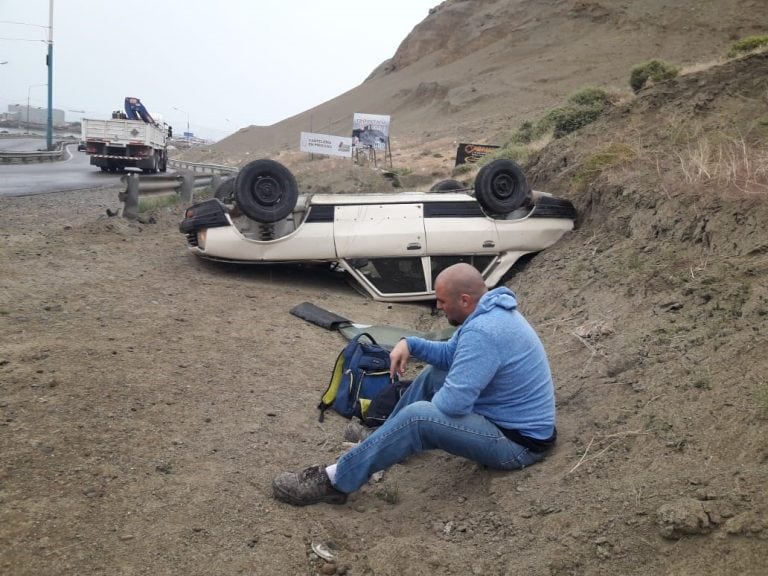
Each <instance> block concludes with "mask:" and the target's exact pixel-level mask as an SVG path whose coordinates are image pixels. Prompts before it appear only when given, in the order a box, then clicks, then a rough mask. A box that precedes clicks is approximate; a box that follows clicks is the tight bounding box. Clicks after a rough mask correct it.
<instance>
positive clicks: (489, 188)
mask: <svg viewBox="0 0 768 576" xmlns="http://www.w3.org/2000/svg"><path fill="white" fill-rule="evenodd" d="M475 197H476V198H477V201H478V202H480V205H481V206H482V207H483V208H484V209H485V210H487V211H488V212H491V213H493V214H506V213H508V212H512V211H513V210H517V209H518V208H520V207H521V206H524V205H525V204H526V203H527V202H529V201H530V199H531V189H530V188H529V187H528V181H527V180H526V179H525V174H523V171H522V170H521V169H520V167H519V166H518V165H517V164H515V163H514V162H513V161H512V160H505V159H500V160H494V161H493V162H490V163H488V164H486V165H485V166H483V167H482V168H480V171H479V172H478V173H477V176H475Z"/></svg>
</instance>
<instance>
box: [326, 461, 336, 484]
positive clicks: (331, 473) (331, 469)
mask: <svg viewBox="0 0 768 576" xmlns="http://www.w3.org/2000/svg"><path fill="white" fill-rule="evenodd" d="M325 473H326V474H328V479H329V480H330V481H331V484H333V481H334V480H335V479H336V464H331V465H330V466H328V467H327V468H326V469H325Z"/></svg>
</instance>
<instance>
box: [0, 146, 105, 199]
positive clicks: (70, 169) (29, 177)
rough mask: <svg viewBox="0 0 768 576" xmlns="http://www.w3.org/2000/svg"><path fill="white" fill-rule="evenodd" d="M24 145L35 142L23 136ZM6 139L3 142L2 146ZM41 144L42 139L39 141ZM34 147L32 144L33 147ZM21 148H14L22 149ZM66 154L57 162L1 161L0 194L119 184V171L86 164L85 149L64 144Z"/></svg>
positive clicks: (26, 193) (45, 191)
mask: <svg viewBox="0 0 768 576" xmlns="http://www.w3.org/2000/svg"><path fill="white" fill-rule="evenodd" d="M23 142H24V144H23V146H27V150H29V146H31V145H32V146H34V145H33V144H30V142H37V141H36V140H24V141H23ZM7 143H8V141H5V142H4V143H3V148H4V149H5V150H8V148H5V145H6V144H7ZM42 146H43V148H44V147H45V140H43V141H42ZM32 149H34V148H32ZM22 150H24V149H23V148H22V149H20V150H17V151H22ZM67 151H68V152H69V154H68V155H67V156H68V158H67V159H66V160H62V161H59V162H40V163H34V164H0V196H31V195H33V194H49V193H51V192H65V191H67V190H84V189H87V188H101V187H102V186H111V185H114V184H118V183H119V181H120V174H108V173H105V172H101V171H100V170H99V169H98V168H96V167H95V166H91V165H90V164H89V160H88V156H87V155H86V154H85V152H78V151H77V145H76V144H71V145H69V146H67Z"/></svg>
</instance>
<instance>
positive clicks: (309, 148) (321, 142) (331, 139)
mask: <svg viewBox="0 0 768 576" xmlns="http://www.w3.org/2000/svg"><path fill="white" fill-rule="evenodd" d="M300 148H301V151H302V152H311V153H313V154H327V155H328V156H342V157H344V158H351V157H352V138H349V137H347V136H331V135H330V134H314V133H312V132H302V133H301V146H300Z"/></svg>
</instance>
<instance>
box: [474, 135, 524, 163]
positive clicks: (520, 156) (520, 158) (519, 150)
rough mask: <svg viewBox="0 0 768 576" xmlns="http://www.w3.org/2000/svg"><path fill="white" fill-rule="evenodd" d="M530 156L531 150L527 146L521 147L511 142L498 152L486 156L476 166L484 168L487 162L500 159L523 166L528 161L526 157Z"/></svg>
mask: <svg viewBox="0 0 768 576" xmlns="http://www.w3.org/2000/svg"><path fill="white" fill-rule="evenodd" d="M530 155H531V149H530V148H529V147H528V146H522V145H520V144H515V143H514V142H512V141H511V140H510V141H509V142H507V143H506V144H504V145H503V146H502V147H501V148H499V149H498V150H494V151H493V153H492V154H486V155H485V156H483V157H482V158H480V161H479V162H478V166H485V165H486V164H488V163H489V162H492V161H494V160H498V159H500V158H503V159H506V160H514V161H515V162H517V163H518V164H525V163H526V162H527V161H528V157H529V156H530Z"/></svg>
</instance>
